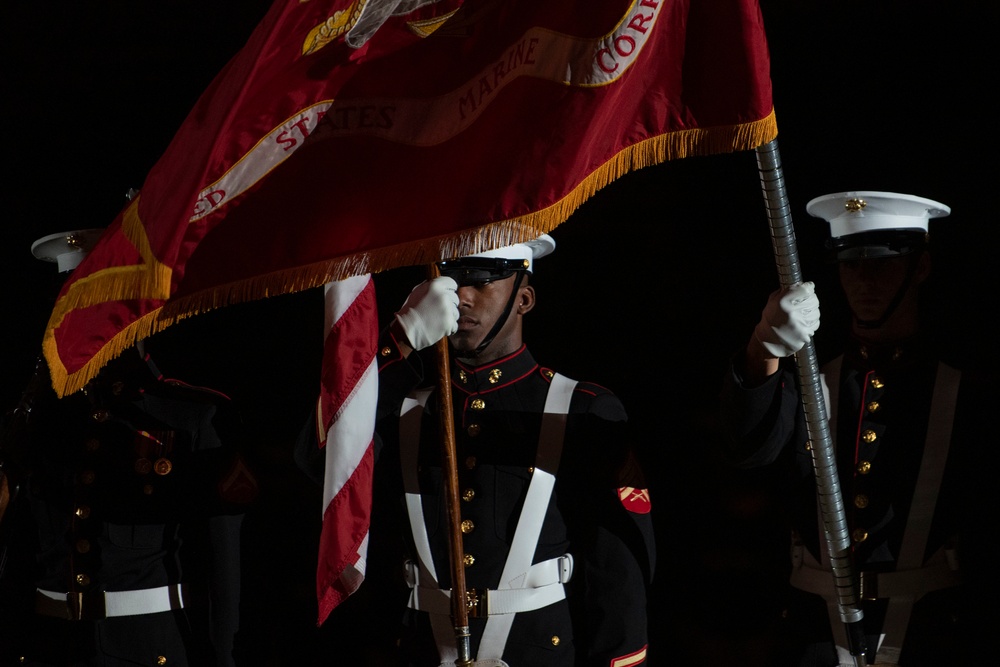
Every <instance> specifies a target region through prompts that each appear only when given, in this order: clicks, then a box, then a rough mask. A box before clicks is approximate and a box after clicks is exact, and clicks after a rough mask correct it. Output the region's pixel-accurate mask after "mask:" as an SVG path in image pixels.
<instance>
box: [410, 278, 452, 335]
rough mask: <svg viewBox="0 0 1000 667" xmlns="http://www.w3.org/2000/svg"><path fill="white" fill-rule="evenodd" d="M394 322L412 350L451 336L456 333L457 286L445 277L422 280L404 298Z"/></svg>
mask: <svg viewBox="0 0 1000 667" xmlns="http://www.w3.org/2000/svg"><path fill="white" fill-rule="evenodd" d="M396 320H397V321H398V322H399V326H401V327H402V328H403V331H404V332H405V333H406V338H407V340H409V342H410V345H412V346H413V349H414V350H422V349H424V348H425V347H430V346H431V345H433V344H434V343H436V342H438V341H439V340H441V339H442V338H444V337H445V336H450V335H452V334H453V333H455V332H456V331H458V283H456V282H455V279H454V278H449V277H447V276H438V277H437V278H434V279H432V280H425V281H424V282H422V283H420V284H419V285H417V286H416V287H414V288H413V290H412V291H411V292H410V296H408V297H406V303H404V304H403V307H402V308H400V309H399V312H398V313H396Z"/></svg>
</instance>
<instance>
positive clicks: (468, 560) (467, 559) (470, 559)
mask: <svg viewBox="0 0 1000 667" xmlns="http://www.w3.org/2000/svg"><path fill="white" fill-rule="evenodd" d="M475 562H476V558H475V556H473V555H472V554H465V555H464V556H462V563H463V564H464V565H465V567H469V566H470V565H472V564H473V563H475Z"/></svg>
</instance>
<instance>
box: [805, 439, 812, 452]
mask: <svg viewBox="0 0 1000 667" xmlns="http://www.w3.org/2000/svg"><path fill="white" fill-rule="evenodd" d="M812 450H813V443H812V440H806V451H807V452H811V451H812Z"/></svg>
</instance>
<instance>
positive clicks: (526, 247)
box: [369, 236, 655, 667]
mask: <svg viewBox="0 0 1000 667" xmlns="http://www.w3.org/2000/svg"><path fill="white" fill-rule="evenodd" d="M553 247H554V242H553V241H552V240H551V238H549V237H547V236H544V237H543V238H541V239H539V240H538V241H535V242H533V243H528V244H519V245H516V246H512V247H508V248H504V249H500V250H497V251H490V252H488V253H483V254H481V255H476V256H472V257H468V258H462V259H460V260H454V261H449V262H443V263H442V264H441V265H440V266H441V272H442V276H441V277H440V278H437V279H435V280H434V281H430V282H428V283H425V284H423V285H421V286H418V287H417V288H415V289H414V292H413V294H411V297H410V299H408V301H407V303H406V304H405V305H404V307H403V308H402V309H401V311H400V313H399V314H397V318H396V320H395V321H394V323H393V325H392V326H390V327H389V328H388V329H387V330H386V332H385V334H384V335H383V338H382V342H381V345H380V354H379V359H378V363H379V383H380V396H379V406H378V421H377V425H376V433H377V439H378V443H379V452H378V463H377V467H376V472H375V484H376V501H375V506H374V510H373V511H374V513H373V519H372V535H373V537H372V544H373V546H372V549H371V550H370V552H369V553H370V556H371V559H372V560H371V561H370V564H371V566H372V567H376V566H375V565H374V563H375V560H374V559H376V558H378V557H379V554H381V553H385V551H387V550H391V549H390V548H388V547H376V546H375V544H376V543H381V544H383V545H384V544H389V543H392V541H393V537H389V536H387V535H386V527H388V526H393V528H392V530H393V531H398V532H401V533H402V534H403V536H404V538H405V539H404V542H403V545H404V546H403V552H405V558H406V561H405V562H406V565H405V567H404V568H403V572H404V578H405V581H406V583H407V584H408V586H409V592H408V598H407V597H402V598H400V601H401V602H403V601H405V604H406V606H407V608H406V612H405V615H404V619H403V624H402V630H401V637H400V639H399V646H400V654H401V664H407V665H433V666H437V665H439V664H442V663H444V664H451V663H450V660H453V659H454V654H453V645H454V633H453V631H452V630H451V627H452V626H451V620H450V616H449V614H450V607H449V602H448V599H449V598H448V595H449V594H450V588H451V583H450V566H449V536H448V527H449V523H448V515H447V506H446V502H445V487H444V483H443V480H442V463H441V436H440V433H439V424H438V419H437V415H438V409H437V392H436V391H434V390H433V387H428V382H430V381H432V380H433V377H428V374H427V373H425V366H424V364H425V363H427V364H428V365H427V366H426V368H433V365H430V364H429V363H428V362H426V361H425V360H423V359H422V355H420V354H410V351H411V348H413V347H416V348H420V349H422V348H425V347H429V346H430V345H431V344H433V343H434V342H435V341H436V340H438V339H440V338H441V337H442V336H443V335H445V334H450V340H451V342H452V357H451V360H452V361H451V394H452V402H453V405H452V410H453V417H454V423H455V437H456V443H455V444H456V453H457V463H458V484H459V491H460V498H461V500H460V506H461V517H460V520H461V532H462V535H461V542H462V543H461V551H462V554H463V567H464V569H463V571H464V575H465V584H466V587H467V601H468V603H469V611H470V619H469V625H470V631H471V657H472V658H473V659H475V660H476V664H477V665H504V664H507V665H512V666H516V667H522V666H531V665H547V666H548V665H602V666H608V665H622V666H624V665H641V664H645V661H646V653H647V644H648V641H647V627H646V604H647V601H646V590H647V586H648V584H649V581H650V578H651V577H652V573H653V564H654V561H655V555H654V551H653V549H654V547H653V539H652V528H651V522H650V515H649V510H650V503H649V496H648V493H647V492H646V491H645V484H644V483H643V479H642V474H641V471H640V470H639V467H638V466H637V465H636V463H635V461H634V459H633V458H632V455H631V451H630V448H629V445H628V437H629V436H628V432H627V421H626V412H625V409H624V407H623V406H622V403H621V402H620V401H619V399H618V398H617V397H616V396H615V395H614V394H613V393H612V392H611V391H609V390H608V389H605V388H604V387H601V386H599V385H596V384H592V383H588V382H574V381H572V380H569V379H568V378H565V377H563V376H561V375H559V374H558V373H556V372H555V371H554V370H552V369H549V368H545V367H544V366H541V365H540V364H538V363H537V362H536V361H535V359H534V358H533V357H532V355H531V353H530V352H529V351H528V349H527V347H526V346H525V345H524V344H523V342H522V341H521V336H520V319H521V317H523V315H524V314H525V313H527V311H528V310H530V309H531V307H532V306H533V304H534V293H533V290H531V289H527V290H526V286H527V276H526V273H528V272H530V269H531V267H532V264H533V260H535V259H537V258H538V257H540V256H542V255H543V254H546V253H547V252H550V251H551V250H552V248H553ZM480 290H494V291H495V292H496V293H497V294H496V296H495V298H494V300H493V302H492V303H493V304H494V306H493V308H492V310H490V309H489V308H484V307H482V306H477V305H476V303H477V301H476V299H477V294H476V293H477V291H480ZM525 292H527V293H528V296H527V297H525ZM479 303H481V302H479ZM413 311H417V312H418V313H419V314H420V316H419V318H413V319H417V321H418V323H417V324H416V325H415V326H414V325H412V324H411V325H410V326H409V327H400V326H398V325H399V324H400V320H401V319H402V320H404V321H405V320H407V319H409V318H411V317H412V313H413ZM432 321H437V322H440V324H428V322H432ZM494 323H496V324H495V325H494ZM487 330H490V331H488V332H487ZM428 331H429V332H430V333H428ZM511 332H513V335H512V333H511ZM463 337H464V341H465V345H464V346H463V344H462V340H463ZM456 344H457V346H456ZM484 351H485V353H484ZM556 385H558V387H559V388H560V389H555V388H554V387H555V386H556ZM421 388H427V390H426V391H425V392H423V394H422V396H423V397H422V398H419V399H415V398H414V396H417V395H419V390H420V389H421ZM414 390H418V394H415V393H414ZM558 391H562V392H563V393H564V404H563V407H562V408H561V409H560V410H553V409H552V407H551V405H552V403H551V401H552V400H553V399H552V395H553V394H555V393H557V392H558ZM407 401H409V402H407ZM547 401H550V403H549V408H546V404H547ZM407 406H409V407H407ZM546 412H548V413H549V414H543V413H546ZM553 412H554V413H556V416H555V417H553V416H552V413H553ZM401 414H403V415H404V417H403V418H402V419H401ZM407 415H408V416H407ZM414 415H415V419H414ZM549 420H554V423H564V424H565V430H564V432H563V433H562V434H561V437H557V438H556V439H555V440H554V441H553V440H551V439H546V438H543V437H541V434H540V431H542V430H544V429H543V428H542V424H543V421H545V422H546V423H548V424H551V423H553V421H549ZM556 430H559V429H558V428H557V429H556ZM546 483H549V484H551V490H550V491H549V490H548V488H547V487H546V486H545V485H546ZM540 489H544V490H542V491H540ZM403 498H408V499H409V502H408V503H402V502H401V499H403ZM533 523H534V524H535V525H534V526H533V527H532V525H531V524H533ZM532 531H534V532H532ZM396 535H398V533H396ZM395 539H396V540H398V537H396V538H395ZM397 552H398V550H397ZM402 557H403V556H401V558H402ZM515 563H516V564H515ZM384 567H387V568H393V567H395V568H397V569H398V568H399V567H400V564H399V562H398V561H396V562H395V564H394V565H393V564H392V563H391V562H390V563H387V564H385V565H384ZM371 576H372V575H371V574H369V579H370V578H371Z"/></svg>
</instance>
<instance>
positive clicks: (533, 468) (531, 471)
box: [528, 466, 535, 474]
mask: <svg viewBox="0 0 1000 667" xmlns="http://www.w3.org/2000/svg"><path fill="white" fill-rule="evenodd" d="M534 472H535V466H530V467H529V468H528V473H529V474H534Z"/></svg>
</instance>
